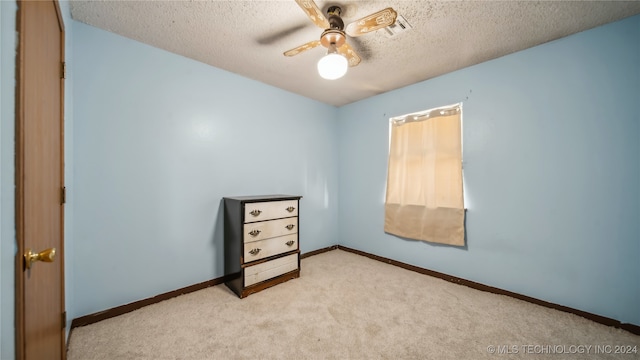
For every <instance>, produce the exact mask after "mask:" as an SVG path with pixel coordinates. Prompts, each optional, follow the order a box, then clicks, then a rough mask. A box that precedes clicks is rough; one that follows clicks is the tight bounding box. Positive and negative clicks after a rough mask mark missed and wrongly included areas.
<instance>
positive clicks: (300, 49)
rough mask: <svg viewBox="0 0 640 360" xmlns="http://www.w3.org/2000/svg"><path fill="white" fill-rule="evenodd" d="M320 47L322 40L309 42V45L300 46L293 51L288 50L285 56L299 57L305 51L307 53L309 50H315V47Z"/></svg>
mask: <svg viewBox="0 0 640 360" xmlns="http://www.w3.org/2000/svg"><path fill="white" fill-rule="evenodd" d="M318 45H320V40H313V41H309V42H308V43H306V44H304V45H300V46H298V47H296V48H293V49H291V50H287V51H285V52H284V56H294V55H298V54H300V53H301V52H303V51H307V50H309V49H313V48H314V47H316V46H318Z"/></svg>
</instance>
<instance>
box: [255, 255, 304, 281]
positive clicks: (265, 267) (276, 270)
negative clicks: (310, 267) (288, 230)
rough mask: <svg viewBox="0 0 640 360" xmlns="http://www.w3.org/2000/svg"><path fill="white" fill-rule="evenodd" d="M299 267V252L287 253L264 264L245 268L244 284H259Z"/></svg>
mask: <svg viewBox="0 0 640 360" xmlns="http://www.w3.org/2000/svg"><path fill="white" fill-rule="evenodd" d="M297 268H298V254H292V255H287V256H284V257H281V258H278V259H275V260H271V261H267V262H264V263H262V264H258V265H254V266H249V267H246V268H245V269H244V286H251V285H253V284H257V283H259V282H261V281H265V280H268V279H271V278H272V277H276V276H278V275H282V274H286V273H288V272H290V271H293V270H296V269H297Z"/></svg>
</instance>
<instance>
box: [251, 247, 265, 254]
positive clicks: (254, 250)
mask: <svg viewBox="0 0 640 360" xmlns="http://www.w3.org/2000/svg"><path fill="white" fill-rule="evenodd" d="M260 250H262V249H260V248H257V249H251V250H249V254H251V255H258V253H259V252H260Z"/></svg>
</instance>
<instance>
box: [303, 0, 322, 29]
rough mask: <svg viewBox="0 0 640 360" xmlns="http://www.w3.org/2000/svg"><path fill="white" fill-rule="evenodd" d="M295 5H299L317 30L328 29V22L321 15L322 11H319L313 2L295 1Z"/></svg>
mask: <svg viewBox="0 0 640 360" xmlns="http://www.w3.org/2000/svg"><path fill="white" fill-rule="evenodd" d="M296 3H298V5H300V7H301V8H302V10H304V12H305V13H306V14H307V16H308V17H309V19H311V21H313V23H314V24H316V25H317V26H318V27H319V28H321V29H328V28H329V27H330V25H329V21H327V18H326V17H325V16H324V15H323V14H322V11H320V8H318V5H316V3H315V2H313V0H296Z"/></svg>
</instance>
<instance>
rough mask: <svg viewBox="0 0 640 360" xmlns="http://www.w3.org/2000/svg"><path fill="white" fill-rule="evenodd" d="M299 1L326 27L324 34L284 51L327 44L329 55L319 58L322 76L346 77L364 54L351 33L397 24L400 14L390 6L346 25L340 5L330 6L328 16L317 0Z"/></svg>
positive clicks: (293, 51) (333, 78) (300, 50)
mask: <svg viewBox="0 0 640 360" xmlns="http://www.w3.org/2000/svg"><path fill="white" fill-rule="evenodd" d="M295 1H296V3H297V4H298V5H299V6H300V7H301V8H302V10H303V11H304V12H305V13H306V14H307V16H308V17H309V19H311V21H312V22H313V23H314V24H316V25H317V26H318V27H320V28H322V29H324V31H323V32H322V35H320V40H313V41H309V42H308V43H306V44H304V45H300V46H298V47H295V48H293V49H291V50H287V51H285V52H284V55H285V56H294V55H298V54H299V53H301V52H303V51H307V50H309V49H313V48H315V47H316V46H319V45H322V46H324V47H325V48H327V55H326V56H324V57H323V58H322V59H320V61H319V62H318V72H319V73H320V76H322V77H323V78H325V79H328V80H335V79H338V78H340V77H342V76H343V75H344V74H345V73H346V72H347V67H349V66H356V65H358V64H359V63H360V60H361V59H360V56H358V54H357V53H356V52H355V51H354V50H353V48H352V47H351V45H349V43H347V42H346V40H347V35H349V36H351V37H357V36H361V35H364V34H367V33H370V32H372V31H376V30H378V29H382V28H384V27H387V26H390V25H393V24H394V23H395V21H396V17H397V16H398V13H396V11H395V10H393V9H392V8H390V7H389V8H386V9H383V10H380V11H378V12H375V13H373V14H370V15H367V16H365V17H363V18H361V19H359V20H356V21H354V22H352V23H350V24H349V25H347V26H346V28H345V26H344V22H343V21H342V18H341V17H340V14H341V13H342V9H341V8H340V7H339V6H337V5H336V6H330V7H329V8H328V9H327V15H328V16H327V17H325V16H324V15H323V14H322V11H320V8H318V5H316V3H315V2H313V0H295Z"/></svg>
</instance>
